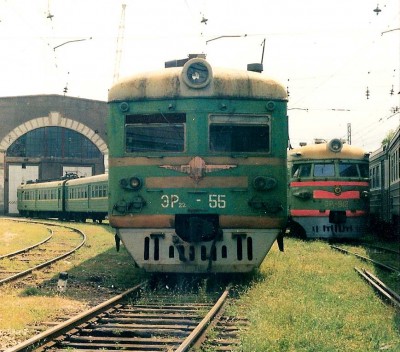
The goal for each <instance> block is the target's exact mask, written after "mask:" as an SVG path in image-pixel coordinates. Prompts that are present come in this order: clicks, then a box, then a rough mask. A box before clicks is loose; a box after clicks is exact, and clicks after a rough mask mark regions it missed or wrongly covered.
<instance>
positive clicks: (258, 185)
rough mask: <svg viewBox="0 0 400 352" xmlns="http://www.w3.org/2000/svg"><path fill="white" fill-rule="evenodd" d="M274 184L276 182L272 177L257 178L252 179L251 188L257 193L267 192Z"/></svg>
mask: <svg viewBox="0 0 400 352" xmlns="http://www.w3.org/2000/svg"><path fill="white" fill-rule="evenodd" d="M276 184H277V181H276V179H275V178H273V177H267V176H257V177H255V178H254V179H253V187H254V188H255V189H256V190H257V191H268V190H270V189H272V188H274V187H275V186H276Z"/></svg>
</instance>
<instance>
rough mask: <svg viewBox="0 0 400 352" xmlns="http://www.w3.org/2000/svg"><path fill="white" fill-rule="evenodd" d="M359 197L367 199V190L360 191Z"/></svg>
mask: <svg viewBox="0 0 400 352" xmlns="http://www.w3.org/2000/svg"><path fill="white" fill-rule="evenodd" d="M361 198H364V199H368V198H369V192H368V191H362V192H361Z"/></svg>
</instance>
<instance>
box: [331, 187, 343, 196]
mask: <svg viewBox="0 0 400 352" xmlns="http://www.w3.org/2000/svg"><path fill="white" fill-rule="evenodd" d="M333 193H335V195H336V196H340V195H341V194H342V187H340V186H335V187H334V188H333Z"/></svg>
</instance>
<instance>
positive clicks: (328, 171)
mask: <svg viewBox="0 0 400 352" xmlns="http://www.w3.org/2000/svg"><path fill="white" fill-rule="evenodd" d="M313 176H314V177H333V176H335V166H334V164H314V173H313Z"/></svg>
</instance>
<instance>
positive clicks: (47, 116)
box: [0, 95, 108, 214]
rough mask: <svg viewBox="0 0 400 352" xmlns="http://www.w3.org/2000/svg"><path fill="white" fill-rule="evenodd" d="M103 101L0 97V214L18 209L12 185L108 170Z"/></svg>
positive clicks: (45, 97)
mask: <svg viewBox="0 0 400 352" xmlns="http://www.w3.org/2000/svg"><path fill="white" fill-rule="evenodd" d="M106 118H107V103H106V102H104V101H97V100H89V99H81V98H73V97H67V96H62V95H32V96H19V97H3V98H1V97H0V214H17V213H18V210H17V187H18V185H20V184H21V183H23V182H26V181H28V180H54V179H59V178H61V177H62V176H64V175H65V174H66V173H76V174H77V175H78V176H80V177H84V176H92V175H98V174H102V173H104V172H106V171H107V163H108V147H107V133H106Z"/></svg>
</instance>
